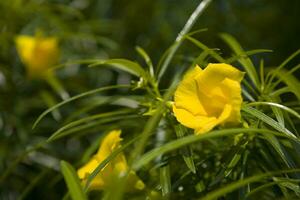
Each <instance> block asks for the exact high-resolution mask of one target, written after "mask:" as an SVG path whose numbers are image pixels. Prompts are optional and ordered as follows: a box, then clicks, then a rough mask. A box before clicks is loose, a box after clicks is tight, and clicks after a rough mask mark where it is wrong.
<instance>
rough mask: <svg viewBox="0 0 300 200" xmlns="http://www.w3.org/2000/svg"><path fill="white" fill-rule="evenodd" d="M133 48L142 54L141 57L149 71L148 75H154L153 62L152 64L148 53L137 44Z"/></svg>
mask: <svg viewBox="0 0 300 200" xmlns="http://www.w3.org/2000/svg"><path fill="white" fill-rule="evenodd" d="M135 49H136V51H137V52H138V53H139V54H140V55H141V56H142V58H144V60H145V62H146V64H147V65H148V67H149V73H150V75H151V76H152V77H154V70H153V64H152V61H151V59H150V57H149V55H148V54H147V52H146V51H145V50H144V49H143V48H141V47H139V46H137V47H136V48H135Z"/></svg>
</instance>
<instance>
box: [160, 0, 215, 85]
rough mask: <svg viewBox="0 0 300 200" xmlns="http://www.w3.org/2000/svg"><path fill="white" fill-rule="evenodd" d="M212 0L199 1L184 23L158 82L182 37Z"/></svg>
mask: <svg viewBox="0 0 300 200" xmlns="http://www.w3.org/2000/svg"><path fill="white" fill-rule="evenodd" d="M211 1H212V0H203V1H201V2H200V3H199V5H198V7H197V8H196V9H195V11H194V12H193V13H192V15H191V16H190V18H189V19H188V21H187V22H186V24H185V25H184V27H183V29H182V30H181V31H180V33H179V34H178V36H177V37H176V40H175V42H174V46H173V47H172V48H171V49H170V52H169V54H168V55H167V57H166V59H165V60H164V62H163V65H162V67H161V70H160V71H159V74H158V78H157V79H158V82H159V81H160V79H161V77H162V76H163V74H164V73H165V71H166V69H167V67H168V66H169V64H170V62H171V60H172V58H173V57H174V54H175V53H176V51H177V50H178V48H179V47H180V45H181V44H182V39H183V37H184V35H185V34H187V33H188V32H189V31H190V30H191V28H192V27H193V25H194V24H195V23H196V21H197V19H198V18H199V17H200V15H201V14H202V13H203V12H204V10H205V8H206V7H207V6H208V5H209V4H210V3H211Z"/></svg>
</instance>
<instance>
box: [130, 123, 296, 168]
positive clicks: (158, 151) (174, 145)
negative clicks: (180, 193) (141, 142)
mask: <svg viewBox="0 0 300 200" xmlns="http://www.w3.org/2000/svg"><path fill="white" fill-rule="evenodd" d="M240 133H248V134H274V135H278V136H282V137H286V138H289V139H292V140H295V141H298V139H297V138H295V137H293V136H291V135H288V134H282V133H279V132H275V131H271V130H268V129H257V128H235V129H225V130H216V131H211V132H209V133H208V134H201V135H191V136H187V137H184V138H180V139H177V140H175V141H172V142H169V143H167V144H165V145H162V146H160V147H158V148H155V149H153V150H151V151H149V152H147V153H145V154H144V155H143V156H142V157H140V159H139V160H137V161H136V162H135V163H133V168H134V169H136V170H138V169H139V168H141V167H142V166H143V165H145V164H147V163H149V162H150V161H151V160H153V159H154V158H156V157H157V156H159V155H163V154H165V153H167V152H170V151H173V150H175V149H178V148H181V147H183V146H185V145H188V144H192V143H195V142H200V141H203V140H208V139H211V138H218V137H225V136H229V135H236V134H240Z"/></svg>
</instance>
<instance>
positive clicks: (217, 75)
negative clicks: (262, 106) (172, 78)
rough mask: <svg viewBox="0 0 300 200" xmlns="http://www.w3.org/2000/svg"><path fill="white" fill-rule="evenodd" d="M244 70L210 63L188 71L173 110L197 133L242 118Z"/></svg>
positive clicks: (183, 122) (184, 123)
mask: <svg viewBox="0 0 300 200" xmlns="http://www.w3.org/2000/svg"><path fill="white" fill-rule="evenodd" d="M243 76H244V73H243V72H241V71H239V70H238V69H236V68H234V67H233V66H231V65H228V64H224V63H219V64H215V63H210V64H208V66H207V67H206V68H205V69H204V70H202V69H201V68H200V67H199V66H196V67H195V68H194V69H192V70H191V71H189V72H188V73H187V74H186V75H185V76H184V78H183V80H182V82H181V83H180V84H179V85H178V87H177V89H176V91H175V97H174V101H175V102H174V104H173V112H174V115H175V116H176V118H177V120H178V121H179V122H180V123H181V124H183V125H185V126H187V127H189V128H192V129H194V130H195V133H196V134H202V133H206V132H208V131H210V130H211V129H213V128H214V127H215V126H217V125H219V124H225V123H237V122H239V121H240V117H241V116H240V109H241V104H242V101H243V100H242V96H241V84H240V82H241V80H242V79H243Z"/></svg>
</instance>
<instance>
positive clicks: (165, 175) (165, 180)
mask: <svg viewBox="0 0 300 200" xmlns="http://www.w3.org/2000/svg"><path fill="white" fill-rule="evenodd" d="M159 172H160V184H161V190H162V196H164V197H168V196H169V195H170V194H171V190H172V187H171V177H170V166H169V164H166V165H164V166H162V167H160V169H159Z"/></svg>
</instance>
